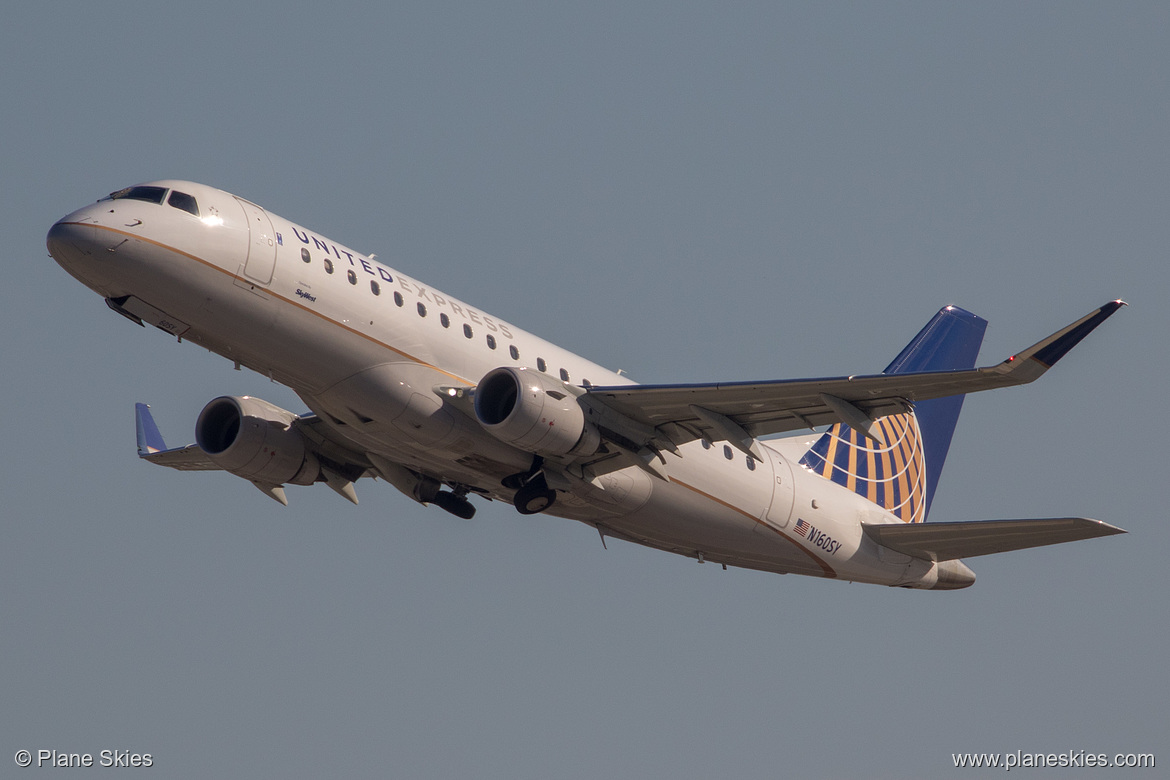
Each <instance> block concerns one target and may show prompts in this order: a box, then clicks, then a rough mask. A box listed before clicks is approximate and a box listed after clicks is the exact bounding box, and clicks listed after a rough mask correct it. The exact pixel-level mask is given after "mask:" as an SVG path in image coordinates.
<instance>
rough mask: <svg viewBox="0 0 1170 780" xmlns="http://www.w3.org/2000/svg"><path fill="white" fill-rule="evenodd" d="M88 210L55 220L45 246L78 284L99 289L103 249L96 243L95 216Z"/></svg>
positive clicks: (101, 278) (103, 256)
mask: <svg viewBox="0 0 1170 780" xmlns="http://www.w3.org/2000/svg"><path fill="white" fill-rule="evenodd" d="M88 212H89V209H81V210H79V211H75V212H73V213H72V214H69V215H68V216H65V217H62V218H61V219H59V220H57V222H56V223H54V225H53V226H52V227H51V228H49V234H48V235H47V236H46V237H45V246H46V247H47V248H48V250H49V254H50V255H52V257H53V259H54V260H56V261H57V264H58V265H60V266H61V267H62V268H64V269H65V270H66V271H68V272H69V273H70V274H71V275H72V276H73V277H74V278H76V279H77V280H78V281H80V282H81V283H82V284H84V285H86V286H87V287H90V288H91V289H94V290H97V291H98V292H101V291H102V287H103V282H104V276H105V274H104V273H103V270H102V262H101V261H102V260H103V259H104V258H105V257H106V253H105V252H104V250H103V249H102V247H100V246H98V242H99V236H98V228H97V227H96V220H95V218H94V217H93V216H92V215H91V214H89V213H88Z"/></svg>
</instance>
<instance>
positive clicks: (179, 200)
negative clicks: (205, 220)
mask: <svg viewBox="0 0 1170 780" xmlns="http://www.w3.org/2000/svg"><path fill="white" fill-rule="evenodd" d="M167 203H168V204H170V205H172V206H174V207H175V208H177V209H181V210H182V211H186V212H187V213H188V214H194V215H195V216H199V204H198V203H196V202H195V198H194V197H193V196H191V195H188V194H187V193H185V192H179V191H178V190H171V196H170V197H169V198H167Z"/></svg>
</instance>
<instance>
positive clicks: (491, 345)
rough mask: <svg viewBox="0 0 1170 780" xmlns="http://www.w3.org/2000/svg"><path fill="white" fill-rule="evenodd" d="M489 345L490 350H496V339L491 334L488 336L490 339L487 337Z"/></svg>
mask: <svg viewBox="0 0 1170 780" xmlns="http://www.w3.org/2000/svg"><path fill="white" fill-rule="evenodd" d="M487 345H488V349H495V348H496V337H495V336H493V335H492V334H490V333H489V334H488V337H487Z"/></svg>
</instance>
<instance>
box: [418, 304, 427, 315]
mask: <svg viewBox="0 0 1170 780" xmlns="http://www.w3.org/2000/svg"><path fill="white" fill-rule="evenodd" d="M418 316H420V317H425V316H427V307H426V306H423V305H422V303H419V305H418Z"/></svg>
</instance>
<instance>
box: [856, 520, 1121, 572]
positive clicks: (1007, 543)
mask: <svg viewBox="0 0 1170 780" xmlns="http://www.w3.org/2000/svg"><path fill="white" fill-rule="evenodd" d="M862 528H863V529H864V531H865V534H866V536H868V537H869V538H870V539H872V540H873V541H874V542H876V543H877V544H880V545H881V546H883V547H887V548H889V549H891V550H896V551H897V552H900V553H905V554H906V555H910V556H913V557H915V558H924V559H927V560H931V561H950V560H954V559H956V558H974V557H976V556H978V555H991V554H993V553H1001V552H1009V551H1011V550H1024V549H1027V548H1029V547H1042V546H1044V545H1049V544H1061V543H1063V542H1075V541H1078V540H1080V539H1094V538H1096V537H1098V536H1112V535H1114V534H1123V533H1125V531H1124V530H1122V529H1121V528H1118V527H1116V526H1112V525H1109V524H1108V523H1103V522H1101V521H1100V520H1091V519H1089V518H1087V517H1053V518H1045V519H1040V520H975V521H971V522H965V523H891V524H885V525H870V524H863V525H862Z"/></svg>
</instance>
